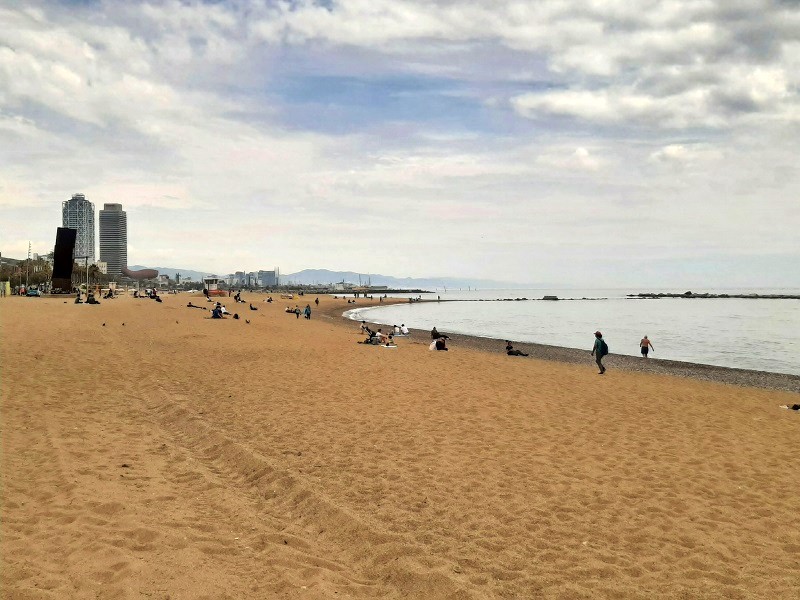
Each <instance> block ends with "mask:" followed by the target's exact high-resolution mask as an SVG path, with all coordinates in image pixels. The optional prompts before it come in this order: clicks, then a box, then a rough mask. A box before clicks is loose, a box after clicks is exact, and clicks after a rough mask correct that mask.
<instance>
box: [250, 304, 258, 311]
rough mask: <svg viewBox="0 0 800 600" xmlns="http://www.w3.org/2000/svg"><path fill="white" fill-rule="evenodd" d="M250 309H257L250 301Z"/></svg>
mask: <svg viewBox="0 0 800 600" xmlns="http://www.w3.org/2000/svg"><path fill="white" fill-rule="evenodd" d="M250 310H258V309H257V308H256V307H255V306H253V303H252V302H251V303H250Z"/></svg>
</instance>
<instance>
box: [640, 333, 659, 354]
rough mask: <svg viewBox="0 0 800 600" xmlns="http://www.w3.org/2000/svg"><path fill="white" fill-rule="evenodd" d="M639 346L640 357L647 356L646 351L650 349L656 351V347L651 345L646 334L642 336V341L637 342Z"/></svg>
mask: <svg viewBox="0 0 800 600" xmlns="http://www.w3.org/2000/svg"><path fill="white" fill-rule="evenodd" d="M639 348H641V350H642V358H647V353H648V352H649V351H650V350H652V351H653V352H655V351H656V349H655V348H654V347H653V343H652V342H651V341H650V340H648V339H647V336H644V337H643V338H642V341H641V342H639Z"/></svg>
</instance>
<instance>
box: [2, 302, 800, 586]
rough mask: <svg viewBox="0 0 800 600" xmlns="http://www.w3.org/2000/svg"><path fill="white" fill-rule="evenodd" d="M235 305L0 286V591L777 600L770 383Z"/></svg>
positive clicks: (794, 504) (797, 541)
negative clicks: (381, 341) (551, 356)
mask: <svg viewBox="0 0 800 600" xmlns="http://www.w3.org/2000/svg"><path fill="white" fill-rule="evenodd" d="M263 298H264V296H261V295H258V294H253V295H248V294H245V299H246V300H248V301H252V302H253V304H254V305H256V306H257V307H258V308H259V310H258V311H250V310H249V309H248V306H247V304H239V305H234V303H233V301H232V299H225V303H226V304H227V305H228V308H229V309H231V310H232V311H236V312H238V313H239V314H240V316H242V319H240V320H238V321H235V320H233V319H226V320H223V321H219V320H210V319H207V318H206V317H208V316H209V314H208V311H204V310H198V309H190V308H186V303H187V301H188V300H189V299H191V300H192V301H194V302H196V303H198V304H200V305H201V306H207V305H205V304H204V302H203V299H202V297H197V296H195V297H191V298H190V297H189V296H188V295H187V294H181V295H178V296H164V302H163V303H161V304H159V303H156V302H153V301H151V300H134V299H132V298H119V299H115V300H112V301H103V302H102V304H101V305H99V306H85V305H80V306H79V305H74V304H72V299H71V298H68V299H66V302H65V300H62V299H54V298H5V299H2V300H0V341H1V343H2V348H1V350H0V361H1V362H0V392H1V396H0V398H1V401H2V407H1V408H2V420H1V423H2V425H1V427H2V456H1V457H0V458H1V461H2V462H1V464H0V475H1V476H2V534H1V535H2V537H1V538H0V550H1V552H2V563H1V564H0V570H1V571H2V597H3V598H9V599H29V598H30V599H39V598H42V599H45V598H65V599H66V598H70V599H72V598H76V599H84V598H86V599H88V598H158V599H167V598H169V599H171V600H175V599H198V598H204V599H209V600H211V599H221V598H229V599H241V598H326V599H327V598H434V599H436V598H563V599H571V598H736V599H750V598H765V599H766V598H779V599H782V598H787V599H789V598H797V597H798V589H800V526H798V517H797V511H798V506H799V505H798V499H799V498H800V494H798V490H800V470H798V469H797V464H796V452H797V442H798V439H800V414H798V413H796V412H794V411H789V410H785V409H781V408H779V406H780V405H785V404H793V403H798V402H800V395H798V394H797V393H793V392H791V391H785V390H776V389H765V387H769V386H765V387H760V388H756V387H743V386H742V385H741V383H742V381H738V382H737V383H739V384H740V385H731V384H730V383H721V382H719V381H703V380H699V379H697V378H694V377H692V376H691V374H689V376H682V377H677V376H674V375H670V374H667V373H656V372H636V371H633V370H627V369H614V368H613V365H614V363H613V362H611V363H610V365H611V366H612V368H610V370H609V372H608V373H607V375H606V376H604V377H599V376H598V375H597V374H596V369H595V368H594V363H593V361H592V360H591V358H590V357H589V356H588V352H586V353H585V355H586V356H585V361H584V362H580V361H579V360H577V358H576V360H575V361H571V362H570V361H562V360H542V359H540V358H534V357H531V358H527V359H522V358H519V359H517V358H512V357H508V356H505V355H504V354H502V353H501V352H499V351H498V352H491V351H487V350H490V348H488V347H487V348H483V349H482V348H480V347H472V346H470V344H462V345H460V344H459V341H458V339H457V338H454V340H453V343H452V344H451V351H449V352H429V351H428V350H427V343H426V340H425V339H422V340H420V339H419V338H420V337H423V338H424V336H421V335H420V333H419V332H417V333H416V334H415V335H414V336H412V338H411V339H401V340H399V341H398V348H397V349H386V348H382V347H371V346H364V345H359V344H357V343H356V342H357V341H359V340H360V339H362V338H361V336H359V335H357V333H356V329H357V325H356V324H355V323H347V322H345V321H344V320H343V319H342V318H341V317H340V316H339V315H341V312H342V311H344V310H346V309H347V308H348V305H347V304H346V302H345V301H344V300H334V299H331V298H329V297H321V298H320V300H321V303H322V304H321V306H320V310H317V309H316V308H315V309H314V313H313V315H312V319H311V320H310V321H307V320H305V319H303V318H302V317H301V318H300V319H296V318H295V317H294V316H293V315H288V314H286V313H284V307H285V306H286V304H287V303H288V301H285V300H277V301H276V302H275V303H273V304H266V303H263V302H262V299H263ZM311 300H313V297H308V296H306V297H305V298H298V299H297V300H293V301H292V302H291V303H292V305H294V304H295V303H298V304H299V303H300V301H302V304H300V305H301V307H302V306H304V305H305V303H306V302H309V301H311ZM375 302H377V300H375ZM359 303H360V304H363V303H362V301H359ZM312 307H314V305H313V304H312ZM245 319H247V320H249V321H250V322H249V323H247V322H246V321H245ZM587 343H591V339H589V340H588V342H587ZM575 356H576V357H577V356H578V355H575ZM653 368H655V367H653ZM766 379H768V377H767V378H766ZM745 383H746V381H745ZM755 383H756V382H754V384H755ZM792 385H793V384H792ZM778 387H780V386H778ZM786 389H793V388H792V387H791V385H790V386H789V387H787V388H786Z"/></svg>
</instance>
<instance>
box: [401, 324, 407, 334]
mask: <svg viewBox="0 0 800 600" xmlns="http://www.w3.org/2000/svg"><path fill="white" fill-rule="evenodd" d="M400 332H401V333H402V334H403V335H408V327H406V324H405V323H403V324H402V325H400Z"/></svg>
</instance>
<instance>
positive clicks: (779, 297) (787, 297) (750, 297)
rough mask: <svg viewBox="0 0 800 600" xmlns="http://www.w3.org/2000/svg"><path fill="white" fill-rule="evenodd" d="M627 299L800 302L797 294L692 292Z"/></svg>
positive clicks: (640, 294) (639, 296) (647, 295)
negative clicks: (730, 299) (741, 299)
mask: <svg viewBox="0 0 800 600" xmlns="http://www.w3.org/2000/svg"><path fill="white" fill-rule="evenodd" d="M626 297H627V298H633V299H637V298H641V299H643V300H653V299H658V298H744V299H748V300H800V295H797V294H709V293H707V292H706V293H701V294H695V293H694V292H684V293H683V294H670V293H663V292H659V293H658V294H654V293H649V292H643V293H639V294H627V296H626Z"/></svg>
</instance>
